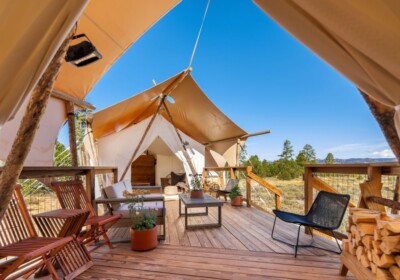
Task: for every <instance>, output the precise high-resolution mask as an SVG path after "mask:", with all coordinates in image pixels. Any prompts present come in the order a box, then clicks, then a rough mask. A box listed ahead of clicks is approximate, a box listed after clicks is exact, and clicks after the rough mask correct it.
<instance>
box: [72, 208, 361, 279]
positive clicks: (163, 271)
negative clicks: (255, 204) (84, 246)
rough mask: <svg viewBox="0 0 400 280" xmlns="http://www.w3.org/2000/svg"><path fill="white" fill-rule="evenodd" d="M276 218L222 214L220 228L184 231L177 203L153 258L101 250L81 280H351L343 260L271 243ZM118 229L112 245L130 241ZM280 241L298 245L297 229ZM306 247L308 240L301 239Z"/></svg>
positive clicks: (125, 248) (239, 211)
mask: <svg viewBox="0 0 400 280" xmlns="http://www.w3.org/2000/svg"><path fill="white" fill-rule="evenodd" d="M216 214H217V210H216V208H215V209H213V208H211V209H210V214H209V217H204V216H194V217H191V218H190V222H191V223H206V222H207V223H209V222H213V221H215V220H216V219H217V217H216ZM273 219H274V218H273V216H272V215H269V214H266V213H264V212H261V211H259V210H257V209H254V208H247V207H241V208H234V207H231V206H229V205H228V204H226V205H224V206H223V209H222V224H223V226H222V227H221V228H215V229H196V230H185V229H184V218H183V217H179V215H178V203H177V202H176V201H170V202H167V227H166V230H167V231H166V235H167V238H166V240H165V241H163V242H161V244H160V245H159V246H158V247H157V248H156V249H154V250H152V251H149V252H133V251H131V250H130V246H129V244H127V243H118V244H116V246H115V248H114V249H111V250H110V249H108V248H106V247H103V248H102V249H100V250H98V251H96V252H95V253H93V254H92V255H93V257H94V261H95V265H94V266H93V267H92V268H91V269H90V270H88V271H86V272H85V273H84V274H82V275H81V276H80V277H79V279H89V278H90V279H93V278H95V279H96V278H103V279H104V278H107V279H128V278H129V279H154V278H158V279H237V278H240V279H321V277H324V279H353V278H352V277H347V278H344V277H340V276H339V275H338V273H339V265H340V264H339V256H338V255H337V254H332V253H327V252H325V251H323V250H318V249H314V248H300V249H299V255H298V257H297V258H296V259H295V258H294V257H293V248H292V247H289V246H287V245H285V244H282V243H279V242H276V241H274V240H272V239H271V236H270V234H271V230H272V224H273ZM122 226H123V223H120V225H119V226H117V227H116V228H115V229H113V231H112V232H111V234H110V235H109V236H110V237H111V239H112V240H122V239H129V236H128V234H129V231H128V228H126V227H122ZM275 232H276V234H277V236H279V237H281V238H283V239H285V240H289V241H294V240H295V238H296V234H297V227H296V226H293V225H287V224H284V223H282V222H280V223H279V222H278V223H277V227H276V229H275ZM301 240H302V243H308V242H309V241H310V238H309V237H308V236H304V235H302V238H301ZM315 244H316V245H318V246H324V247H326V248H333V249H334V248H336V247H335V246H336V245H335V244H334V243H333V242H332V241H329V240H326V239H324V238H322V237H319V236H315Z"/></svg>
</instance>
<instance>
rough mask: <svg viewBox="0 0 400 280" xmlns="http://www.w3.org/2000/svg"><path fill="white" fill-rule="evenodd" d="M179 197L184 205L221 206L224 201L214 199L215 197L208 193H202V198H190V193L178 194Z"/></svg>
mask: <svg viewBox="0 0 400 280" xmlns="http://www.w3.org/2000/svg"><path fill="white" fill-rule="evenodd" d="M179 199H180V200H182V202H183V204H185V205H186V206H194V207H196V206H199V207H202V206H222V205H224V202H223V201H221V200H219V199H216V198H215V197H212V196H210V195H208V194H204V197H203V198H190V194H186V193H183V194H180V195H179Z"/></svg>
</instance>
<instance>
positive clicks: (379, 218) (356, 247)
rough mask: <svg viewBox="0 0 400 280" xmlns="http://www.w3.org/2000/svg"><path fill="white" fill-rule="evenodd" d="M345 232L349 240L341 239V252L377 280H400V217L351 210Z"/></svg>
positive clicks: (362, 210) (355, 209)
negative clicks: (367, 270) (353, 257)
mask: <svg viewBox="0 0 400 280" xmlns="http://www.w3.org/2000/svg"><path fill="white" fill-rule="evenodd" d="M347 232H348V240H343V250H345V251H348V252H349V253H350V254H351V255H354V256H356V257H357V260H358V261H359V262H360V263H361V265H362V266H363V267H365V268H368V269H370V270H371V271H372V272H373V273H374V274H375V275H376V277H377V279H396V280H400V268H399V266H400V216H399V215H396V216H393V215H392V216H388V215H386V214H384V213H381V212H379V211H373V210H368V209H362V208H351V209H350V214H349V221H348V225H347Z"/></svg>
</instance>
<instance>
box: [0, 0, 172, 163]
mask: <svg viewBox="0 0 400 280" xmlns="http://www.w3.org/2000/svg"><path fill="white" fill-rule="evenodd" d="M88 2H89V1H82V0H71V1H52V0H43V1H39V2H38V1H31V0H29V1H25V2H24V5H21V3H20V2H18V1H12V0H10V1H6V3H5V4H4V5H3V4H2V5H1V7H0V15H1V18H2V19H3V20H2V21H1V23H0V31H2V32H1V34H2V35H3V39H4V40H3V41H2V43H1V45H0V61H1V63H0V76H1V77H2V79H0V88H1V90H0V126H2V124H4V123H5V122H6V121H7V120H9V119H10V117H12V116H15V118H14V119H12V120H10V121H9V122H8V123H6V124H5V126H4V127H3V129H1V128H0V161H4V160H5V158H6V157H7V155H8V153H9V151H10V148H11V145H12V142H13V140H14V138H15V135H16V130H17V128H18V127H19V123H20V120H21V118H22V115H23V112H24V110H25V107H26V104H27V101H26V100H25V102H24V99H25V98H26V97H27V96H28V95H29V93H30V92H31V90H32V89H33V88H34V86H35V84H36V83H37V81H38V80H39V78H40V77H41V75H42V74H43V72H44V70H45V69H46V67H47V65H48V63H49V62H50V60H51V58H52V57H53V55H54V53H55V52H56V50H57V49H58V47H59V46H60V44H61V42H62V41H63V40H64V38H65V37H66V35H67V34H68V33H69V31H70V30H71V28H72V27H73V25H74V24H75V23H76V21H77V20H78V19H79V21H78V25H77V32H76V34H80V33H84V34H86V35H87V36H88V37H89V38H90V40H91V41H92V42H93V44H94V45H95V46H96V48H97V49H98V51H99V52H100V53H101V54H102V56H103V58H102V59H101V60H99V61H97V62H95V63H93V64H90V65H87V66H85V67H81V68H77V67H75V66H72V65H70V64H68V63H63V66H62V68H61V72H60V74H59V76H58V78H57V81H56V84H55V87H54V91H56V92H57V93H58V96H60V95H61V96H64V98H62V99H61V100H60V97H57V98H56V97H54V96H53V97H52V98H51V99H50V101H49V103H48V106H47V108H46V113H45V117H44V118H43V119H42V121H41V124H40V128H39V130H38V132H37V133H36V136H35V139H34V142H33V143H32V148H31V151H30V153H29V155H28V158H27V160H26V163H25V165H31V166H51V165H53V151H54V145H55V142H56V139H57V135H58V133H59V131H60V129H61V127H62V125H63V124H64V122H65V120H66V110H65V108H64V107H65V105H64V104H63V103H64V101H65V100H72V101H74V102H75V103H76V102H78V103H79V101H81V100H83V99H84V98H85V97H86V95H87V94H88V93H89V92H90V90H91V89H92V88H93V86H94V85H95V84H96V83H97V81H98V80H100V79H101V77H102V76H103V75H104V73H105V72H106V71H107V70H108V69H109V68H110V67H111V66H112V64H113V63H114V62H115V61H116V60H117V59H118V58H119V57H120V56H121V55H122V54H123V53H124V52H125V51H126V50H127V49H128V48H129V46H131V45H132V44H133V43H134V42H135V41H136V40H137V39H138V38H139V37H140V36H141V35H142V34H143V33H144V32H146V30H148V29H149V28H150V27H151V26H152V25H153V24H154V23H155V22H157V21H158V20H159V19H160V18H161V17H162V16H163V15H164V14H166V13H167V12H168V11H169V10H170V9H172V8H173V7H174V6H175V5H177V4H178V3H179V2H180V0H165V1H161V2H160V1H157V0H137V1H131V0H119V1H112V0H96V1H90V2H89V4H87V3H88ZM86 4H87V6H86ZM81 15H82V16H81ZM10 26H13V28H10ZM20 50H21V51H20Z"/></svg>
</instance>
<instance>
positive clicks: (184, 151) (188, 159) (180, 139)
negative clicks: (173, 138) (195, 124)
mask: <svg viewBox="0 0 400 280" xmlns="http://www.w3.org/2000/svg"><path fill="white" fill-rule="evenodd" d="M162 103H163V105H164V108H165V111H167V114H168V117H169V119H170V120H171V123H172V125H173V126H174V128H175V132H176V134H177V135H178V138H179V141H180V142H181V144H182V147H183V155H184V157H185V158H186V161H187V163H188V164H189V168H190V170H191V171H192V175H196V174H197V170H196V168H195V167H194V165H193V162H192V160H191V159H190V156H189V154H188V151H187V149H186V145H185V144H184V143H183V139H182V136H181V134H180V133H179V130H178V128H177V127H176V125H175V122H174V119H173V118H172V115H171V113H170V111H169V109H168V107H167V104H165V100H163V102H162Z"/></svg>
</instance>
